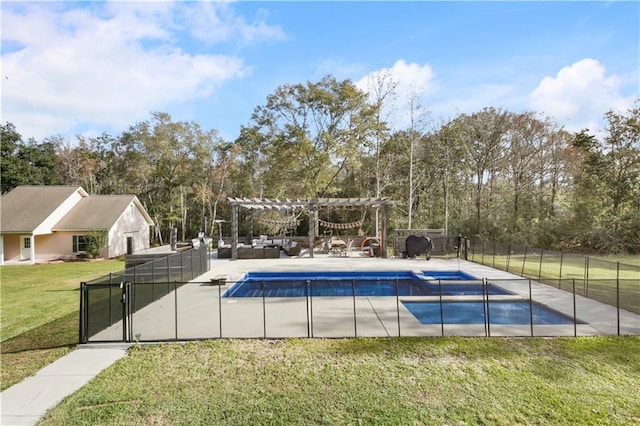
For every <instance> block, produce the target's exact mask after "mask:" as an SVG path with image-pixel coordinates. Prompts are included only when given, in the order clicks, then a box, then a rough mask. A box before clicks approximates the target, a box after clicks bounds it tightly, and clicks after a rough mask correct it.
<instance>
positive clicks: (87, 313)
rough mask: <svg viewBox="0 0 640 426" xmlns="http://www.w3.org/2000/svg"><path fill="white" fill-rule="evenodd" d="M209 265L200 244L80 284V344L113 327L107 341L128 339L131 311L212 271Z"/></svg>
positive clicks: (205, 248) (105, 337)
mask: <svg viewBox="0 0 640 426" xmlns="http://www.w3.org/2000/svg"><path fill="white" fill-rule="evenodd" d="M210 265H211V264H210V255H209V250H208V247H206V246H201V247H199V248H196V249H190V250H184V251H181V252H178V253H173V254H169V255H167V256H164V257H160V258H157V259H155V260H153V261H150V262H147V263H144V264H142V265H138V266H136V267H133V268H128V269H125V270H124V271H120V272H117V273H111V274H108V275H105V276H103V277H100V278H97V279H95V280H92V281H88V282H83V283H80V324H79V341H80V343H86V342H87V341H89V336H94V335H96V334H97V333H99V332H101V331H103V330H105V329H109V328H110V327H111V329H110V330H111V332H110V334H109V335H108V336H106V335H105V336H104V341H123V340H124V341H126V340H128V337H127V336H128V335H129V334H130V333H129V332H128V330H130V324H127V319H128V318H129V317H130V316H131V314H133V313H135V312H138V311H139V310H141V309H143V308H144V307H146V306H147V305H149V304H151V303H153V302H156V301H158V300H160V299H162V298H163V297H165V296H166V295H168V294H169V293H171V292H174V291H175V289H176V286H179V285H182V283H185V282H188V281H190V280H193V279H194V278H196V277H198V276H200V275H202V274H204V273H205V272H207V271H209V269H210ZM133 283H136V285H133ZM112 326H115V327H112Z"/></svg>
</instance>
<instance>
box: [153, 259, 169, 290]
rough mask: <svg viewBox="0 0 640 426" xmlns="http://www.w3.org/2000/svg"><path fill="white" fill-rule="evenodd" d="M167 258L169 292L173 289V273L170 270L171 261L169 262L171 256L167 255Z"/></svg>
mask: <svg viewBox="0 0 640 426" xmlns="http://www.w3.org/2000/svg"><path fill="white" fill-rule="evenodd" d="M166 259H167V294H168V293H169V292H170V291H171V275H170V273H171V271H170V268H171V266H170V265H171V263H170V262H169V259H170V257H169V256H167V257H166ZM154 285H155V283H154Z"/></svg>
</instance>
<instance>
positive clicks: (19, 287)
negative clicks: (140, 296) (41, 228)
mask: <svg viewBox="0 0 640 426" xmlns="http://www.w3.org/2000/svg"><path fill="white" fill-rule="evenodd" d="M123 267H124V262H122V261H121V260H106V261H100V262H71V263H62V264H50V265H33V266H22V265H21V266H2V267H0V277H1V280H0V300H1V302H2V309H1V314H0V318H1V322H2V330H1V341H2V357H1V358H0V366H1V373H2V374H1V381H0V389H1V390H4V389H6V388H8V387H9V386H12V385H14V384H15V383H18V382H19V381H21V380H22V379H24V378H26V377H29V376H31V375H33V374H34V373H36V372H37V371H38V370H39V369H40V368H42V367H44V366H46V365H47V364H49V363H51V362H52V361H54V360H56V359H57V358H58V357H60V356H63V355H65V354H66V353H68V352H69V351H70V350H71V347H72V346H73V345H75V344H77V343H78V306H79V297H80V296H79V287H80V282H81V281H88V280H90V279H93V278H97V277H99V276H101V275H105V274H107V273H109V272H115V271H119V270H122V269H123Z"/></svg>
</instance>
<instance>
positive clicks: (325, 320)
mask: <svg viewBox="0 0 640 426" xmlns="http://www.w3.org/2000/svg"><path fill="white" fill-rule="evenodd" d="M428 270H434V271H436V270H437V271H459V270H460V271H463V272H466V273H469V274H471V275H473V276H475V277H478V278H479V279H480V278H487V279H489V280H492V283H494V284H496V285H499V286H500V287H503V288H505V289H506V290H509V291H510V292H512V293H514V295H513V296H491V297H490V300H494V301H497V300H514V299H520V300H522V299H526V300H528V299H529V280H526V279H523V278H521V277H519V276H517V275H514V274H510V273H507V272H503V271H500V270H496V269H493V268H491V267H487V266H483V265H479V264H476V263H473V262H468V261H464V260H460V259H433V258H432V259H431V260H429V261H426V260H424V259H380V258H369V257H363V256H360V253H354V254H353V255H352V256H349V257H338V256H328V255H321V254H319V255H315V256H314V258H310V257H308V256H305V255H303V256H300V257H292V258H289V257H282V258H280V259H248V260H229V259H216V258H213V259H212V260H211V270H210V271H209V272H207V273H205V274H203V275H201V276H200V277H198V278H197V279H195V280H193V281H192V282H191V283H189V284H185V285H183V286H182V287H179V288H178V289H177V290H176V291H174V292H171V293H169V294H168V295H166V296H165V297H163V298H161V299H160V300H158V301H156V302H154V303H152V304H150V305H148V306H145V307H144V308H142V309H140V310H139V311H137V312H136V313H135V314H133V317H132V324H131V328H132V330H133V333H132V335H133V336H134V339H135V340H139V341H156V340H189V339H209V338H286V337H332V338H334V337H356V336H357V337H365V336H366V337H389V336H399V335H400V336H442V335H445V336H453V335H455V336H486V335H491V336H531V335H534V336H573V335H579V336H590V335H602V334H606V335H615V334H618V318H617V316H618V311H617V310H616V308H615V307H613V306H610V305H606V304H603V303H600V302H597V301H594V300H591V299H588V298H585V297H582V296H579V295H576V296H575V299H574V296H573V295H572V294H571V293H570V292H567V291H564V290H559V289H557V288H554V287H551V286H548V285H544V284H540V283H537V282H535V281H531V296H532V299H533V300H534V301H535V302H538V303H540V304H542V305H545V306H548V307H549V308H551V309H553V310H556V311H558V312H561V313H562V314H564V315H566V316H569V317H571V318H573V316H574V302H575V316H576V318H577V319H578V320H579V323H578V324H576V325H575V327H574V325H573V324H571V325H534V326H533V327H531V326H530V325H494V324H491V326H490V327H488V328H487V327H485V325H484V324H480V325H477V324H475V325H470V324H445V325H444V326H443V325H441V324H437V325H424V324H421V323H420V322H419V321H418V320H417V319H416V318H415V317H414V315H413V314H411V313H410V312H409V311H408V310H407V309H406V308H405V307H404V305H403V304H402V301H405V300H407V301H408V300H411V301H439V300H440V299H439V297H437V296H435V297H433V296H432V297H415V296H400V297H398V298H396V297H395V296H391V297H380V296H377V297H367V296H358V297H355V298H353V297H313V298H309V299H307V298H305V297H299V298H291V297H282V298H277V297H270V298H265V299H263V298H220V296H221V295H222V294H224V292H225V291H226V290H227V289H228V288H229V287H230V286H231V285H233V284H234V283H235V282H236V281H237V280H239V279H240V278H241V277H242V276H243V275H244V274H246V273H247V272H259V271H260V272H267V271H279V272H283V271H284V272H304V271H318V272H328V271H428ZM220 278H223V279H225V280H226V282H227V285H225V286H222V287H220V286H217V285H212V284H211V281H212V280H217V279H220ZM481 298H482V296H478V297H476V299H475V300H481ZM471 299H473V297H469V296H447V297H443V301H449V300H471ZM354 313H355V315H354ZM619 327H620V334H622V335H626V334H640V315H638V314H635V313H632V312H628V311H625V310H620V325H619ZM121 338H122V324H121V323H118V324H114V325H113V326H111V327H109V328H108V329H106V330H104V331H102V332H100V333H98V334H96V335H94V336H91V338H90V340H91V341H108V340H119V339H121Z"/></svg>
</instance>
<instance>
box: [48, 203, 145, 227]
mask: <svg viewBox="0 0 640 426" xmlns="http://www.w3.org/2000/svg"><path fill="white" fill-rule="evenodd" d="M135 199H136V197H135V196H134V195H100V196H96V195H92V196H91V197H86V198H83V199H82V200H80V201H79V202H78V204H76V205H75V206H74V207H73V209H72V210H71V211H70V212H69V213H67V214H66V215H65V216H64V217H63V218H62V219H61V220H60V221H59V222H58V223H57V224H56V225H54V226H53V230H54V231H89V230H92V229H109V228H111V227H112V226H113V224H114V223H115V222H116V221H117V220H118V218H119V217H120V215H121V214H122V212H124V211H125V209H126V208H127V206H128V205H129V204H131V202H133V201H134V200H135Z"/></svg>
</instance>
